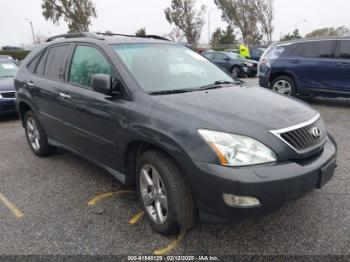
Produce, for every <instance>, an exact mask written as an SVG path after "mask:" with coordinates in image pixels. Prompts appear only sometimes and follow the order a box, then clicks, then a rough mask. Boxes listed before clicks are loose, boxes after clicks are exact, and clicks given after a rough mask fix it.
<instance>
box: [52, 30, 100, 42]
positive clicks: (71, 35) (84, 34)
mask: <svg viewBox="0 0 350 262" xmlns="http://www.w3.org/2000/svg"><path fill="white" fill-rule="evenodd" d="M80 37H87V38H93V39H98V40H103V38H101V37H99V36H97V35H96V34H93V33H89V32H77V33H67V34H61V35H55V36H51V37H50V38H49V39H47V40H46V42H51V41H53V40H55V39H58V38H66V39H67V38H80Z"/></svg>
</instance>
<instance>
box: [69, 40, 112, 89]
mask: <svg viewBox="0 0 350 262" xmlns="http://www.w3.org/2000/svg"><path fill="white" fill-rule="evenodd" d="M95 74H108V75H113V69H112V67H111V66H110V64H109V63H108V61H107V60H106V58H105V57H104V55H103V54H102V53H101V52H100V51H99V50H97V49H96V48H94V47H91V46H84V45H80V46H77V48H76V49H75V52H74V56H73V59H72V64H71V68H70V72H69V82H71V83H76V84H79V85H82V86H85V87H92V77H93V76H94V75H95Z"/></svg>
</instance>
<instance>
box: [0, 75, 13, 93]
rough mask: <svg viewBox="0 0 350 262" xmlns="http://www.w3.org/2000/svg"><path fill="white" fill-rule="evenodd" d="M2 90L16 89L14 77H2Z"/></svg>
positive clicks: (0, 82)
mask: <svg viewBox="0 0 350 262" xmlns="http://www.w3.org/2000/svg"><path fill="white" fill-rule="evenodd" d="M0 91H15V83H14V78H13V77H0Z"/></svg>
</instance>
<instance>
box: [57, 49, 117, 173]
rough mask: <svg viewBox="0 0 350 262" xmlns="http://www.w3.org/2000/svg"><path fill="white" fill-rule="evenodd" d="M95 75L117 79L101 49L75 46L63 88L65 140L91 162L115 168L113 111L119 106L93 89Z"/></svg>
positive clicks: (115, 138)
mask: <svg viewBox="0 0 350 262" xmlns="http://www.w3.org/2000/svg"><path fill="white" fill-rule="evenodd" d="M95 74H109V75H111V76H113V77H115V78H118V77H117V74H116V71H115V69H114V67H113V66H112V64H111V62H110V61H109V60H108V58H107V57H106V56H105V55H104V53H103V51H102V50H100V49H99V48H98V47H96V46H93V45H88V44H78V45H76V46H75V50H74V53H73V55H72V58H71V62H70V67H69V70H68V74H67V85H66V88H65V89H66V90H65V94H66V95H67V97H68V99H67V100H66V103H65V108H64V109H63V111H64V114H65V121H66V124H67V125H68V126H69V127H70V133H69V136H68V137H66V139H65V140H66V141H67V143H68V145H69V146H70V147H71V148H73V149H75V150H76V151H79V152H80V153H82V154H83V155H85V156H87V157H89V158H90V159H92V160H95V161H98V162H99V163H102V164H104V165H106V166H109V167H112V168H117V167H118V163H117V159H119V158H118V157H117V152H118V151H117V133H118V130H119V127H118V124H117V121H116V118H115V115H117V114H118V113H117V112H115V111H117V110H116V109H115V108H116V107H117V106H118V103H117V102H116V100H115V99H114V98H112V97H109V96H106V95H103V94H100V93H97V92H95V91H94V90H93V89H92V77H93V75H95ZM119 102H120V103H123V101H119Z"/></svg>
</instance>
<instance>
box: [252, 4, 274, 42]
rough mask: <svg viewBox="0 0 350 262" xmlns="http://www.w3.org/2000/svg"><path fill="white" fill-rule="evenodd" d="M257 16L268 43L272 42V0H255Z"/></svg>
mask: <svg viewBox="0 0 350 262" xmlns="http://www.w3.org/2000/svg"><path fill="white" fill-rule="evenodd" d="M256 6H257V10H256V11H257V16H258V20H259V22H260V25H261V28H262V31H263V33H264V34H265V36H266V40H267V42H268V43H271V42H272V33H273V29H274V27H273V25H272V21H273V17H274V15H273V0H256Z"/></svg>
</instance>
